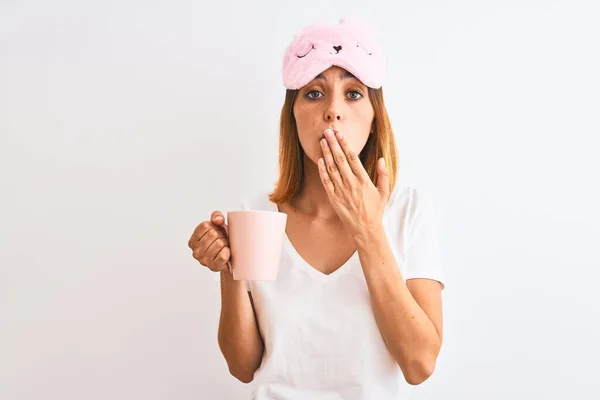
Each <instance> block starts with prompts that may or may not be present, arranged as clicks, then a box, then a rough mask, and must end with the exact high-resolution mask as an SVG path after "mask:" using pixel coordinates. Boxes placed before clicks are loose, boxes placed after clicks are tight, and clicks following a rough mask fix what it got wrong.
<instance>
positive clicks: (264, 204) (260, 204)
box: [242, 188, 275, 211]
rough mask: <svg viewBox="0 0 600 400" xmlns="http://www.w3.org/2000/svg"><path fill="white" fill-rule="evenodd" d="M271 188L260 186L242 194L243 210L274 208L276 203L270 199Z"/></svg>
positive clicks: (267, 209)
mask: <svg viewBox="0 0 600 400" xmlns="http://www.w3.org/2000/svg"><path fill="white" fill-rule="evenodd" d="M270 193H271V190H269V189H266V188H259V189H256V190H253V191H250V192H246V193H244V194H243V195H242V209H243V210H265V211H269V210H272V209H273V207H275V205H274V204H273V203H271V201H270V200H269V194H270Z"/></svg>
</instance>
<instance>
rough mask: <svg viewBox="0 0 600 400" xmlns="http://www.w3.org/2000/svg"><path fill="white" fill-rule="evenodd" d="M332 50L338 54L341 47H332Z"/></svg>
mask: <svg viewBox="0 0 600 400" xmlns="http://www.w3.org/2000/svg"><path fill="white" fill-rule="evenodd" d="M333 49H334V50H335V51H337V52H338V53H339V52H340V50H341V49H342V46H333Z"/></svg>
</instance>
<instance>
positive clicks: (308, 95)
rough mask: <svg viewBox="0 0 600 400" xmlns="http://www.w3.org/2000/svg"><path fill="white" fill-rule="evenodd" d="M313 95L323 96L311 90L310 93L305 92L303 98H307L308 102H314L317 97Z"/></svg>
mask: <svg viewBox="0 0 600 400" xmlns="http://www.w3.org/2000/svg"><path fill="white" fill-rule="evenodd" d="M313 94H321V95H322V94H323V93H321V92H319V91H318V90H311V91H310V92H306V94H305V96H306V97H307V98H309V99H310V100H316V99H317V98H318V97H316V96H313Z"/></svg>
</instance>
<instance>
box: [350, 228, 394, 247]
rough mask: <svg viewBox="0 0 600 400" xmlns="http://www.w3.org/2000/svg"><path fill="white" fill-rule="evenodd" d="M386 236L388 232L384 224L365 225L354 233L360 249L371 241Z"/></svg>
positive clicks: (353, 236) (355, 241)
mask: <svg viewBox="0 0 600 400" xmlns="http://www.w3.org/2000/svg"><path fill="white" fill-rule="evenodd" d="M385 237H386V234H385V228H384V227H383V224H374V225H366V226H365V225H363V226H362V227H361V228H359V229H358V230H357V231H355V232H354V234H353V235H352V238H353V239H354V243H355V244H356V247H357V249H359V250H360V249H361V248H365V247H366V246H368V245H369V244H370V243H373V242H376V241H378V240H380V239H382V238H385Z"/></svg>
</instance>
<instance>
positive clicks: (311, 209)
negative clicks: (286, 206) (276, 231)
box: [290, 154, 339, 220]
mask: <svg viewBox="0 0 600 400" xmlns="http://www.w3.org/2000/svg"><path fill="white" fill-rule="evenodd" d="M290 205H291V206H292V207H294V208H296V209H297V210H298V211H300V212H302V213H303V214H308V215H311V216H313V217H315V218H319V219H321V218H322V219H325V220H338V219H339V217H338V215H337V213H336V212H335V210H334V209H333V206H332V205H331V202H330V201H329V197H328V196H327V191H326V190H325V186H323V182H322V181H321V177H320V175H319V168H318V166H317V164H315V163H314V162H312V160H311V159H309V158H308V157H307V156H306V154H305V155H304V177H303V183H302V188H301V189H300V191H299V192H298V193H297V195H296V196H295V197H294V199H292V201H291V202H290Z"/></svg>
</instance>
